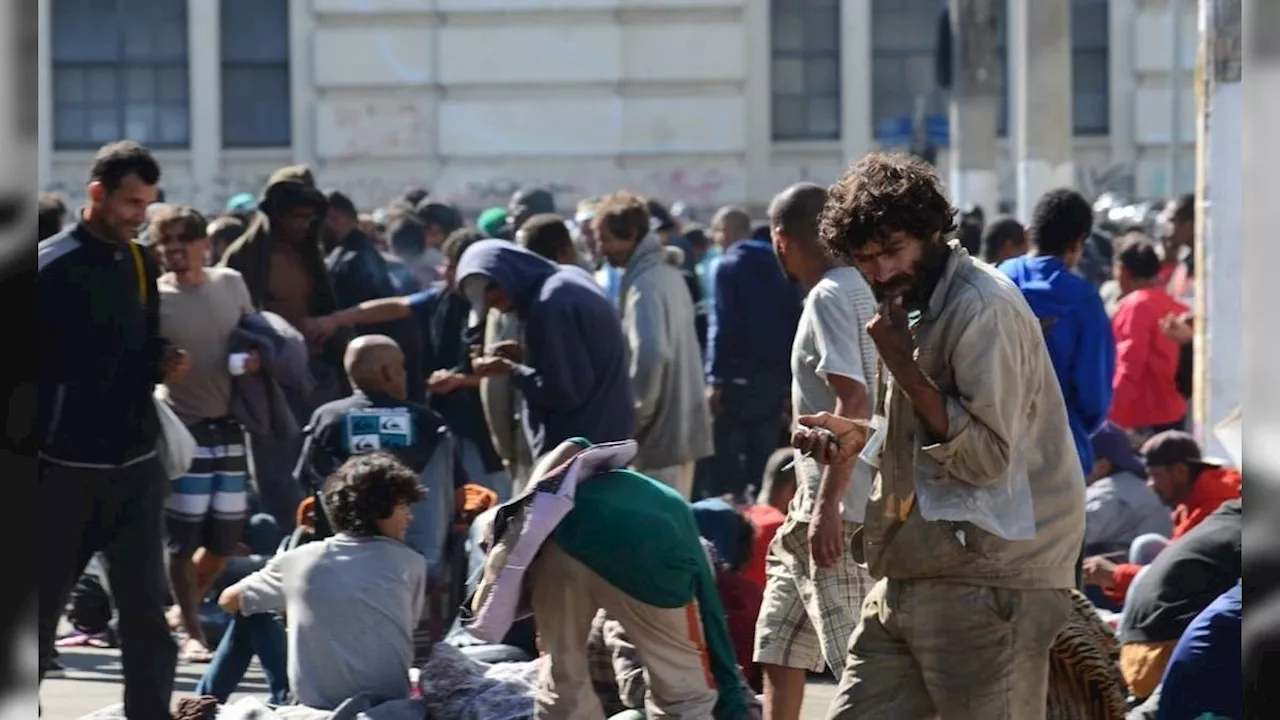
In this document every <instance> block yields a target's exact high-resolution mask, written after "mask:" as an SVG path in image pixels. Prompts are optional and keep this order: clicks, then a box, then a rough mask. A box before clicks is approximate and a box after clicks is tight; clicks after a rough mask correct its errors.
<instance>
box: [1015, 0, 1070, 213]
mask: <svg viewBox="0 0 1280 720" xmlns="http://www.w3.org/2000/svg"><path fill="white" fill-rule="evenodd" d="M1008 2H1009V11H1008V18H1009V70H1010V72H1009V75H1010V80H1011V81H1012V86H1013V91H1014V92H1013V98H1012V100H1013V123H1012V124H1013V125H1014V126H1015V132H1014V133H1013V136H1014V148H1013V159H1014V171H1015V173H1016V176H1017V183H1018V194H1017V215H1018V219H1019V220H1021V221H1022V222H1023V223H1027V222H1030V220H1031V211H1032V209H1033V208H1034V207H1035V203H1036V200H1038V199H1039V198H1040V195H1042V194H1043V193H1044V192H1045V191H1047V190H1052V189H1053V188H1057V187H1071V186H1074V185H1075V184H1076V182H1075V181H1076V175H1075V166H1074V163H1073V161H1072V147H1071V145H1072V143H1071V141H1072V122H1071V0H1035V2H1027V0H1008Z"/></svg>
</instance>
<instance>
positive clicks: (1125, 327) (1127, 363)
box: [1110, 236, 1187, 433]
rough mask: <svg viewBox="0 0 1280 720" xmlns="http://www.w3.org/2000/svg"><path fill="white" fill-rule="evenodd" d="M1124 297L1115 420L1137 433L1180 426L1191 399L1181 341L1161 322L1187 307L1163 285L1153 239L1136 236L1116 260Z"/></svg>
mask: <svg viewBox="0 0 1280 720" xmlns="http://www.w3.org/2000/svg"><path fill="white" fill-rule="evenodd" d="M1116 260H1117V262H1116V265H1115V267H1116V281H1117V282H1118V283H1119V285H1120V292H1121V298H1120V302H1119V303H1118V304H1117V305H1116V311H1115V314H1114V315H1113V316H1112V318H1111V325H1112V329H1113V331H1114V332H1115V337H1116V372H1115V376H1114V377H1113V378H1112V382H1111V388H1112V401H1111V415H1110V419H1111V421H1112V422H1114V423H1115V424H1116V425H1119V426H1120V427H1122V428H1124V429H1126V430H1129V431H1133V432H1138V433H1158V432H1160V431H1162V430H1172V429H1178V428H1181V427H1182V425H1183V422H1184V421H1185V419H1186V415H1187V400H1186V398H1184V397H1183V396H1182V394H1181V393H1179V392H1178V387H1177V381H1176V376H1177V373H1178V352H1179V347H1178V344H1177V343H1176V342H1175V341H1173V340H1171V339H1169V338H1168V337H1166V336H1165V334H1164V332H1163V331H1162V329H1161V324H1162V322H1163V321H1164V320H1165V318H1167V317H1170V316H1181V315H1182V314H1183V313H1185V312H1186V311H1187V308H1186V306H1185V305H1183V304H1181V303H1179V302H1178V301H1176V300H1174V299H1173V298H1172V297H1171V296H1170V295H1169V293H1168V292H1167V291H1166V290H1165V289H1164V287H1162V285H1161V283H1160V281H1159V276H1160V255H1159V253H1158V252H1157V251H1156V246H1155V244H1154V243H1152V242H1151V241H1150V240H1147V239H1146V238H1144V237H1141V236H1133V237H1132V239H1130V240H1128V241H1127V242H1126V243H1125V244H1124V245H1122V246H1121V249H1120V251H1119V253H1118V254H1117V258H1116Z"/></svg>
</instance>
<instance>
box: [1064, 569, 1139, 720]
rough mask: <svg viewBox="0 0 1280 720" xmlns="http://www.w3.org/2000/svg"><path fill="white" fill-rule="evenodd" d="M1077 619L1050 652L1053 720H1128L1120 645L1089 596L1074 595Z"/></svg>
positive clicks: (1073, 610) (1073, 618) (1069, 622)
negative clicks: (1121, 672) (1121, 670)
mask: <svg viewBox="0 0 1280 720" xmlns="http://www.w3.org/2000/svg"><path fill="white" fill-rule="evenodd" d="M1071 600H1072V607H1071V617H1070V618H1069V619H1068V620H1067V625H1066V627H1065V628H1063V629H1062V632H1060V633H1058V637H1057V639H1055V640H1054V641H1053V647H1052V649H1051V650H1050V653H1049V697H1048V708H1047V712H1046V713H1045V717H1046V718H1047V720H1124V718H1125V714H1126V713H1127V704H1126V698H1127V695H1128V691H1127V690H1126V688H1125V682H1124V677H1123V676H1122V675H1121V674H1120V643H1119V641H1118V640H1117V638H1116V636H1115V633H1114V632H1112V630H1111V628H1109V627H1107V624H1106V623H1104V622H1103V621H1102V618H1100V617H1099V616H1098V611H1097V609H1096V608H1095V607H1094V606H1093V603H1091V602H1089V598H1087V597H1085V595H1084V593H1082V592H1079V591H1077V590H1072V591H1071Z"/></svg>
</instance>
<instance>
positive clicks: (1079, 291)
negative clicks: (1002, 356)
mask: <svg viewBox="0 0 1280 720" xmlns="http://www.w3.org/2000/svg"><path fill="white" fill-rule="evenodd" d="M1092 228H1093V209H1092V208H1091V207H1090V206H1089V202H1088V201H1087V200H1085V199H1084V196H1082V195H1081V194H1080V193H1078V192H1076V191H1075V190H1068V189H1059V190H1051V191H1049V192H1047V193H1045V194H1044V195H1043V196H1041V198H1040V201H1039V202H1037V203H1036V207H1035V212H1034V213H1033V214H1032V219H1031V252H1029V253H1027V254H1026V255H1023V256H1021V257H1016V258H1013V259H1012V260H1006V261H1005V262H1003V263H1001V264H1000V270H1001V271H1003V272H1004V274H1005V275H1008V276H1009V278H1010V279H1012V280H1013V282H1014V284H1015V285H1017V286H1018V288H1019V289H1020V290H1022V295H1023V297H1025V298H1026V299H1027V304H1028V305H1030V306H1031V310H1032V312H1034V313H1035V314H1036V317H1037V318H1039V319H1040V325H1041V327H1043V328H1044V340H1045V345H1046V346H1047V347H1048V349H1049V357H1050V359H1052V360H1053V369H1054V371H1055V372H1056V373H1057V375H1058V384H1059V385H1061V386H1062V397H1063V399H1064V400H1066V404H1067V418H1068V420H1069V421H1070V423H1071V435H1072V437H1073V438H1074V439H1075V442H1076V451H1077V452H1078V453H1079V454H1080V464H1081V466H1082V467H1083V469H1084V476H1085V477H1087V476H1088V475H1089V474H1090V473H1092V472H1093V447H1092V446H1091V444H1090V442H1089V436H1090V435H1092V434H1093V432H1094V431H1096V430H1097V429H1098V428H1099V427H1101V426H1102V423H1103V422H1104V421H1106V419H1107V412H1108V411H1109V410H1110V409H1111V378H1112V375H1113V374H1114V372H1115V367H1116V341H1115V337H1114V336H1113V335H1112V333H1111V321H1110V319H1109V318H1108V317H1107V311H1106V309H1105V308H1103V306H1102V298H1101V297H1099V295H1098V291H1097V290H1095V289H1094V287H1093V286H1092V285H1090V284H1089V283H1088V281H1086V280H1085V279H1084V278H1082V277H1080V276H1078V275H1075V274H1074V273H1073V272H1072V271H1073V270H1074V268H1075V266H1076V263H1078V262H1079V261H1080V256H1081V255H1082V254H1083V253H1084V245H1085V239H1086V238H1087V237H1088V236H1089V233H1090V231H1091V230H1092ZM1081 480H1083V477H1082V478H1081Z"/></svg>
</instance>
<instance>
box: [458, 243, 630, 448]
mask: <svg viewBox="0 0 1280 720" xmlns="http://www.w3.org/2000/svg"><path fill="white" fill-rule="evenodd" d="M475 275H480V276H484V277H485V278H487V279H488V281H489V282H491V283H494V284H496V285H497V286H498V287H500V288H502V289H503V290H504V291H506V293H507V294H508V295H510V296H511V298H512V300H513V301H514V302H515V306H516V309H515V311H516V313H517V315H518V316H519V317H520V319H521V320H522V321H523V322H524V326H525V330H524V332H525V346H524V363H523V364H521V365H519V366H517V367H516V369H515V371H514V372H513V373H512V374H511V382H512V384H513V385H514V386H515V387H516V389H517V390H519V391H520V392H521V394H523V395H524V403H525V413H524V416H525V419H526V420H525V433H526V434H527V435H528V437H529V447H530V448H531V449H532V451H533V456H534V457H535V458H536V457H538V456H539V455H541V454H542V453H544V452H546V451H547V450H550V449H551V448H554V447H555V446H557V445H559V444H560V443H561V442H564V441H565V440H568V439H570V438H572V437H576V436H582V437H589V438H591V439H592V441H594V442H600V443H603V442H612V441H615V440H626V439H628V438H631V437H632V435H633V434H634V433H635V425H636V415H635V405H634V403H633V401H632V397H631V381H630V377H629V375H628V372H627V345H626V340H625V339H624V338H623V336H622V324H621V322H619V320H618V311H617V310H615V309H614V307H613V305H612V304H610V302H609V300H608V299H607V298H606V297H605V296H604V292H603V291H602V290H601V289H600V286H599V285H597V284H596V282H595V280H594V278H592V277H591V274H590V273H588V272H586V271H584V270H583V269H582V268H579V267H574V266H568V265H556V264H555V263H553V262H551V261H550V260H547V259H545V258H543V257H541V256H539V255H536V254H534V253H532V252H529V251H528V250H525V249H524V248H522V247H520V246H518V245H516V244H515V243H511V242H507V241H506V240H481V241H480V242H477V243H475V244H474V245H472V246H471V247H469V248H467V250H466V252H464V253H463V254H462V257H461V258H460V259H459V261H458V269H457V282H458V286H459V287H460V288H464V289H465V288H466V287H467V286H468V285H469V284H471V283H468V282H467V278H469V277H471V276H475ZM472 307H477V308H478V307H483V305H482V304H481V303H477V302H476V300H475V299H473V300H472Z"/></svg>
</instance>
